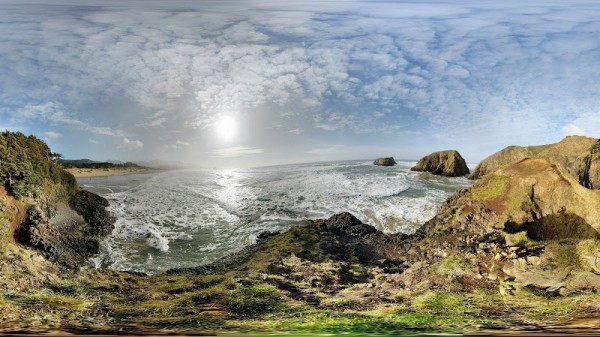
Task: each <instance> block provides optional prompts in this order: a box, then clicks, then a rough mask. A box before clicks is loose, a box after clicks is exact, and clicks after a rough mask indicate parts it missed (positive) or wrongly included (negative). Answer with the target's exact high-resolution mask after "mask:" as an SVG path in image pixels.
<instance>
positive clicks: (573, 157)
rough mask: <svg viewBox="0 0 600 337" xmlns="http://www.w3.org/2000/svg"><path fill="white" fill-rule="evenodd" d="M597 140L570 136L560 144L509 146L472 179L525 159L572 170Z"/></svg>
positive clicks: (482, 165) (483, 164)
mask: <svg viewBox="0 0 600 337" xmlns="http://www.w3.org/2000/svg"><path fill="white" fill-rule="evenodd" d="M596 141H597V139H595V138H590V137H584V136H568V137H566V138H564V139H562V140H561V141H560V142H558V143H553V144H547V145H537V146H509V147H507V148H504V149H502V150H500V151H498V152H496V153H494V154H492V155H491V156H489V157H487V158H485V159H484V160H482V161H481V162H480V163H479V165H477V167H475V169H474V170H473V173H472V174H471V175H470V176H469V178H470V179H479V178H481V177H483V176H484V175H486V174H488V173H490V172H493V171H495V170H496V169H498V168H500V167H503V166H507V165H510V164H513V163H516V162H518V161H520V160H523V159H525V158H544V159H547V160H549V161H550V162H552V163H553V164H558V165H561V166H562V167H563V168H565V169H567V170H569V171H570V170H571V169H572V168H573V166H574V165H575V164H576V162H578V161H579V158H580V157H581V156H582V155H585V154H587V153H589V151H590V147H592V146H593V145H594V143H596Z"/></svg>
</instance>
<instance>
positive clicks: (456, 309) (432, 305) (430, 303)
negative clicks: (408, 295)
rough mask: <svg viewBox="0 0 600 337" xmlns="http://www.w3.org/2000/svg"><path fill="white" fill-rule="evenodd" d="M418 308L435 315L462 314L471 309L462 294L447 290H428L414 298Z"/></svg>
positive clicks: (469, 311)
mask: <svg viewBox="0 0 600 337" xmlns="http://www.w3.org/2000/svg"><path fill="white" fill-rule="evenodd" d="M414 304H415V306H416V307H417V308H418V309H421V310H422V311H424V312H426V313H431V314H436V315H464V314H467V313H471V312H472V311H473V310H472V308H471V306H470V301H468V300H467V299H466V298H465V296H464V295H462V294H458V293H449V292H429V293H426V294H424V295H422V296H420V297H417V298H416V299H415V300H414Z"/></svg>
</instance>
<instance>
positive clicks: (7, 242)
mask: <svg viewBox="0 0 600 337" xmlns="http://www.w3.org/2000/svg"><path fill="white" fill-rule="evenodd" d="M573 139H579V138H578V137H576V138H573ZM583 141H584V142H587V140H585V139H583ZM563 142H564V140H563ZM568 142H570V143H573V144H571V145H570V146H574V147H579V146H580V145H576V144H574V143H575V142H574V141H573V140H572V139H569V140H568ZM586 144H587V143H586ZM594 144H596V143H595V142H593V141H590V142H589V148H588V149H587V150H585V149H582V152H581V153H580V154H578V155H577V156H573V157H568V158H566V157H565V156H564V155H563V152H562V150H561V151H555V153H556V157H554V156H552V155H550V154H547V155H546V156H526V157H524V158H521V157H520V156H511V158H516V159H515V160H514V161H512V162H511V161H509V160H508V159H503V160H502V163H501V164H500V162H501V161H500V160H497V163H496V164H494V165H492V164H490V162H489V161H488V165H486V166H485V170H483V169H480V170H479V172H480V173H478V178H479V179H478V180H477V181H475V183H474V184H473V186H472V187H471V188H469V189H463V190H460V191H458V192H456V193H455V194H454V195H453V196H451V197H450V198H449V199H448V200H446V201H445V202H444V203H443V204H442V205H441V206H440V208H439V210H438V212H437V214H436V216H435V217H434V218H432V219H431V220H429V221H428V222H426V223H425V224H424V225H423V226H422V227H421V228H420V229H419V230H418V231H417V232H416V233H415V234H413V235H406V234H384V233H382V232H380V231H378V230H376V229H375V228H374V227H372V226H369V225H367V224H363V223H362V222H361V221H360V220H359V219H357V218H355V217H354V216H353V215H352V214H349V213H341V214H337V215H334V216H332V217H330V218H329V219H324V220H310V221H308V220H307V221H306V223H305V224H304V225H302V226H297V227H294V228H291V229H290V230H288V231H286V232H282V233H265V234H263V235H261V236H259V242H258V243H257V244H256V245H253V246H249V247H246V248H244V249H243V250H241V251H239V252H237V253H234V254H232V255H230V256H228V257H226V258H224V259H222V260H220V261H217V262H215V263H212V264H209V265H205V266H200V267H197V268H187V269H173V270H170V271H168V272H166V273H163V274H158V275H143V274H137V273H127V272H119V271H114V270H105V269H98V270H95V269H83V270H78V269H77V268H71V267H72V266H75V265H77V263H78V262H79V261H82V260H83V259H84V258H83V256H87V255H86V254H88V253H90V254H93V251H94V247H95V243H91V242H97V241H98V240H99V239H100V238H101V237H102V236H103V235H104V234H105V233H107V232H109V231H110V229H111V227H112V221H114V219H113V218H112V217H111V216H110V214H107V213H106V212H105V209H104V207H106V202H105V200H103V199H101V198H99V197H97V196H94V195H92V194H91V193H86V192H78V190H77V189H74V190H70V189H68V190H69V191H70V192H69V193H62V194H60V195H61V197H60V198H58V197H57V198H48V197H46V195H48V193H41V194H40V195H37V196H35V195H33V193H32V194H31V196H27V197H25V198H23V199H22V200H17V199H16V198H15V197H14V195H13V194H11V193H13V192H10V191H4V192H3V193H4V194H2V200H3V205H4V206H3V209H2V214H3V218H2V219H3V221H4V222H3V223H2V225H3V229H4V230H5V233H6V234H5V235H4V236H2V237H1V238H0V243H1V245H0V251H1V253H2V255H0V267H1V270H2V273H1V274H0V289H2V291H3V293H2V296H0V327H2V328H4V329H10V330H15V329H17V330H18V329H28V330H34V331H47V330H53V329H54V330H55V329H62V330H70V331H87V332H90V331H96V332H107V331H120V332H121V333H123V332H140V331H142V332H143V331H156V330H160V331H163V332H188V333H189V332H206V331H220V330H235V331H282V330H285V331H289V330H294V331H308V332H311V331H313V332H314V331H319V332H332V333H338V332H389V331H398V330H406V329H420V330H423V329H430V330H440V329H441V330H450V331H464V330H473V329H482V328H483V329H485V328H490V329H491V328H494V329H528V330H532V329H533V330H541V329H546V330H548V329H550V330H552V329H554V330H559V331H565V329H577V328H581V327H584V326H590V325H591V326H593V324H594V322H595V321H594V320H597V317H598V315H599V314H600V296H599V295H598V290H599V289H600V276H599V275H600V270H599V268H600V265H599V264H598V261H599V260H600V241H599V238H600V235H599V233H600V191H598V190H594V189H591V188H590V186H589V185H586V183H585V181H586V180H585V179H583V180H581V179H580V178H579V175H578V174H577V175H576V174H574V172H577V171H576V168H582V167H583V169H584V170H585V171H586V172H589V171H590V169H589V168H587V167H588V165H587V164H586V165H583V166H579V165H578V164H576V163H577V162H578V159H579V158H582V162H583V163H587V162H588V161H586V159H585V158H586V155H585V153H588V152H589V154H590V156H589V158H590V160H589V162H590V165H589V167H592V165H591V163H592V162H593V155H595V154H596V153H597V152H594V151H596V150H595V148H594ZM584 147H585V146H583V145H581V148H584ZM0 148H2V147H1V146H0ZM586 151H588V152H586ZM550 152H552V151H546V153H550ZM537 153H538V154H539V152H537ZM494 156H496V155H494ZM503 158H504V157H503ZM571 158H572V160H571ZM482 163H483V162H482ZM482 168H483V166H482ZM574 170H575V171H574ZM483 171H485V174H482V172H483ZM57 172H58V171H57ZM67 180H68V179H67ZM588 180H589V178H588ZM56 186H62V185H61V184H57V185H56ZM50 190H57V187H55V188H53V189H50ZM43 200H51V201H43ZM38 208H39V209H38ZM27 209H29V210H30V211H27ZM32 209H33V210H32ZM48 209H49V210H50V211H48ZM53 209H56V211H55V212H56V213H52V210H53ZM60 209H63V212H62V213H61V212H60ZM67 209H68V210H69V211H65V210H67ZM71 211H72V212H71ZM69 212H71V213H69ZM73 212H74V213H73ZM59 213H61V214H62V215H61V216H59V215H57V214H59ZM68 214H70V215H68ZM52 219H54V220H52ZM61 219H76V221H75V220H74V221H75V222H74V224H76V225H73V226H74V227H66V228H65V229H64V230H61V226H60V224H61V223H63V222H64V221H63V220H61ZM83 223H86V224H87V225H84V224H83ZM23 228H25V229H28V231H29V233H30V241H29V243H28V244H29V245H30V246H33V248H31V247H29V246H27V245H23V244H19V243H18V242H17V241H15V233H18V232H19V230H21V229H23ZM67 228H69V229H67ZM53 240H54V241H53ZM61 240H63V241H61ZM36 242H37V244H36ZM79 242H82V243H83V244H82V246H85V247H88V246H89V247H90V249H88V250H84V251H83V253H81V252H80V251H79V250H77V249H76V250H72V251H79V252H80V253H77V254H79V255H76V254H75V253H57V252H64V251H67V250H68V248H67V247H68V246H71V245H72V243H79ZM26 243H27V242H26ZM75 246H76V247H77V244H75ZM49 251H50V252H51V253H53V254H54V255H52V254H49V253H48V252H49ZM64 256H68V258H64ZM65 261H68V262H65ZM568 331H571V330H568ZM573 331H582V330H573Z"/></svg>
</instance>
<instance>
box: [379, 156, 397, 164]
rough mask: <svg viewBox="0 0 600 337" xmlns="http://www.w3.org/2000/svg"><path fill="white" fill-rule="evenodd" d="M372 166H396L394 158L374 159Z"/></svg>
mask: <svg viewBox="0 0 600 337" xmlns="http://www.w3.org/2000/svg"><path fill="white" fill-rule="evenodd" d="M373 164H374V165H377V166H394V165H396V161H395V160H394V157H383V158H377V159H375V161H374V162H373Z"/></svg>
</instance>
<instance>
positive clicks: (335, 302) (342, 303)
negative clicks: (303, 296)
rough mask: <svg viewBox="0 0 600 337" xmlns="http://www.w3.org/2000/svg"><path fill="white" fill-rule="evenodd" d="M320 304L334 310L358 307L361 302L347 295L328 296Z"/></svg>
mask: <svg viewBox="0 0 600 337" xmlns="http://www.w3.org/2000/svg"><path fill="white" fill-rule="evenodd" d="M320 305H321V306H323V307H325V308H331V309H333V310H346V309H356V308H357V307H359V305H360V303H358V302H357V301H356V300H354V299H351V298H346V297H328V298H324V299H323V300H321V302H320Z"/></svg>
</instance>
